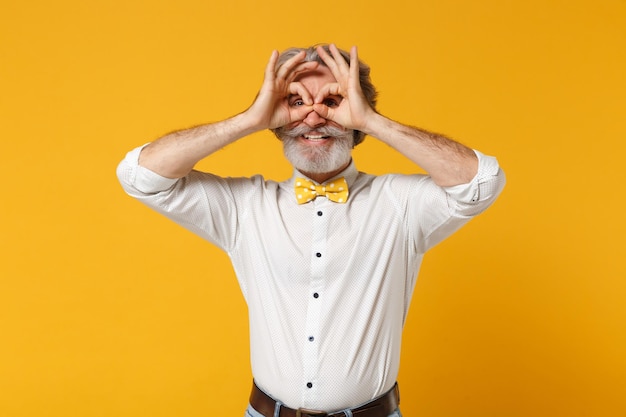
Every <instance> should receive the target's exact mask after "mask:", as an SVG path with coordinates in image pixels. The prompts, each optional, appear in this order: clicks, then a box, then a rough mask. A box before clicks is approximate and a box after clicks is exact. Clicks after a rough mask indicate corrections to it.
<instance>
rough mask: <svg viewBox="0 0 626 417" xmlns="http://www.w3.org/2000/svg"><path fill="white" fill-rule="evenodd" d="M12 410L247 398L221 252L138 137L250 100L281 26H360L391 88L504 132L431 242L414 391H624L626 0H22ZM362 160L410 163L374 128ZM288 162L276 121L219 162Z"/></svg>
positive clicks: (7, 326)
mask: <svg viewBox="0 0 626 417" xmlns="http://www.w3.org/2000/svg"><path fill="white" fill-rule="evenodd" d="M0 35H1V39H0V40H1V44H0V76H1V85H0V87H1V90H0V117H1V126H0V127H1V130H0V135H1V138H2V142H1V143H2V146H1V151H0V179H1V182H2V185H1V196H2V197H1V200H0V201H1V203H0V222H1V224H0V233H1V235H0V239H1V240H0V250H1V252H0V253H1V256H2V258H1V262H0V276H1V279H0V417H24V416H37V417H44V416H45V417H48V416H50V417H52V416H54V417H57V416H58V417H143V416H146V417H160V416H163V417H165V416H167V417H171V416H185V417H195V416H213V415H228V416H239V415H243V410H244V408H245V406H246V403H247V395H248V391H249V386H250V378H251V375H250V370H249V364H248V345H247V337H248V334H247V322H246V309H245V305H244V303H243V301H242V298H241V295H240V293H239V289H238V287H237V284H236V282H235V278H234V276H233V273H232V271H231V268H230V265H229V263H228V260H227V258H226V256H225V255H224V254H222V253H221V252H219V251H218V250H217V249H215V248H214V247H212V246H211V245H210V244H208V243H206V242H204V241H202V240H201V239H199V238H197V237H195V236H193V235H191V234H190V233H189V232H187V231H185V230H183V229H181V228H179V227H178V226H175V225H173V224H172V223H170V222H169V221H167V220H166V219H164V218H162V217H160V216H159V215H157V214H155V213H153V212H151V211H149V210H148V209H146V208H145V207H143V206H142V205H141V204H139V203H137V202H136V201H134V200H132V199H130V198H129V197H127V196H126V195H125V194H123V192H122V190H121V188H120V187H119V185H118V183H117V180H116V178H115V174H114V172H115V167H116V165H117V163H118V161H119V160H120V159H121V158H122V157H123V155H124V154H125V152H126V151H128V150H130V149H131V148H133V147H135V146H137V145H140V144H142V143H144V142H147V141H150V140H153V139H154V138H156V137H158V136H159V135H162V134H164V133H166V132H168V131H171V130H174V129H178V128H183V127H187V126H190V125H194V124H198V123H202V122H210V121H216V120H220V119H223V118H225V117H228V116H231V115H233V114H235V113H238V112H240V111H242V110H243V109H245V108H246V107H247V106H248V105H249V104H250V103H251V102H252V100H253V98H254V95H255V94H256V91H257V90H258V88H259V86H260V83H261V80H262V75H263V69H264V67H265V63H266V62H267V59H268V58H269V55H270V53H271V51H272V49H275V48H276V49H281V50H282V49H284V48H286V47H289V46H308V45H310V44H314V43H319V42H336V43H337V44H338V45H339V46H340V47H344V48H349V47H350V46H351V45H353V44H356V45H358V46H359V50H360V54H361V57H362V58H363V59H364V60H365V61H366V62H368V63H369V64H370V65H371V66H372V68H373V70H372V78H373V81H374V83H375V84H376V85H377V86H378V88H379V89H380V92H381V94H380V100H379V102H380V106H379V109H380V111H381V112H382V113H384V114H386V115H388V116H390V117H392V118H394V119H397V120H400V121H403V122H405V123H408V124H414V125H418V126H421V127H425V128H428V129H433V130H436V131H440V132H444V133H447V134H449V135H451V136H452V137H454V138H457V139H458V140H460V141H462V142H464V143H466V144H468V145H470V146H472V147H475V148H477V149H480V150H482V151H484V152H485V153H488V154H492V155H496V156H497V157H498V159H499V161H500V163H501V165H502V166H503V167H504V168H505V170H506V172H507V175H508V185H507V188H506V189H505V192H504V194H503V195H502V197H501V198H500V200H499V201H498V202H497V203H496V204H495V205H494V206H493V207H492V208H491V209H490V210H489V211H488V212H487V213H486V214H485V215H483V216H482V217H479V218H477V219H475V220H474V221H472V222H471V223H470V224H469V225H468V226H467V227H465V228H464V229H463V230H461V231H460V232H459V233H458V234H456V235H455V236H453V237H452V238H450V239H449V240H447V241H446V242H444V243H442V244H441V245H440V246H438V247H437V248H435V249H434V250H433V251H432V252H431V253H430V254H429V255H427V256H426V260H425V264H424V267H423V269H422V273H421V276H420V279H419V281H418V285H417V288H416V293H415V297H414V302H413V306H412V309H411V311H410V315H409V319H408V323H407V325H406V330H405V340H404V346H403V358H402V367H401V377H400V384H401V387H402V394H403V402H402V405H403V407H402V408H403V411H404V414H405V416H420V417H447V416H455V417H457V416H466V417H472V416H476V417H478V416H480V417H485V416H494V417H495V416H507V417H508V416H511V417H516V416H534V417H543V416H546V417H553V416H568V417H573V416H590V417H611V416H625V415H626V282H625V278H626V268H625V267H624V248H625V243H624V236H625V235H626V221H625V220H624V213H625V208H624V202H625V199H624V185H623V184H624V179H625V176H624V164H623V160H624V154H625V151H626V146H625V144H624V143H625V142H626V112H625V110H626V99H625V97H626V82H625V78H626V1H624V0H597V1H595V0H594V1H591V0H588V1H581V0H568V1H566V0H550V1H544V0H530V1H521V0H520V1H504V0H484V1H460V0H458V1H453V0H438V1H425V0H410V1H409V0H406V1H400V0H388V1H362V0H359V1H356V0H355V1H351V2H350V1H346V2H295V1H278V0H270V1H252V0H247V1H243V0H241V1H238V0H229V1H226V0H224V1H220V2H216V1H210V0H205V1H200V0H152V1H147V0H145V1H137V0H130V1H129V0H124V1H122V0H113V1H98V2H96V1H84V0H83V1H78V0H59V1H54V2H53V1H48V2H46V1H43V0H36V1H23V2H18V1H6V0H5V1H4V2H3V3H2V5H1V8H0ZM355 158H356V161H357V166H358V167H359V169H361V170H364V171H369V172H372V173H384V172H389V171H394V172H412V171H414V170H415V168H414V167H413V166H412V165H411V163H410V162H408V161H407V160H405V159H404V158H403V157H401V156H400V155H399V154H397V153H395V152H394V151H392V150H390V149H389V148H387V147H386V146H384V145H382V144H381V143H379V142H378V141H377V140H375V139H373V138H367V139H366V141H365V142H364V143H363V144H362V145H360V146H359V147H358V148H357V149H356V150H355ZM209 167H210V168H211V169H212V170H213V171H215V172H217V173H219V174H223V175H251V174H254V173H258V172H262V173H264V174H266V175H267V176H268V177H271V178H276V179H283V178H285V177H287V176H288V175H289V174H290V168H289V167H288V165H287V163H286V162H285V161H284V159H283V158H282V154H281V149H280V146H279V144H278V142H277V141H276V139H274V138H273V137H272V136H271V135H270V134H269V133H266V132H264V133H260V134H257V135H254V136H253V137H251V138H248V139H244V140H242V141H240V142H238V143H236V144H234V145H232V146H230V147H228V148H227V149H225V150H223V151H220V152H219V153H218V154H216V155H214V156H213V157H211V158H210V160H208V161H204V162H203V163H202V165H201V166H200V168H207V169H208V168H209Z"/></svg>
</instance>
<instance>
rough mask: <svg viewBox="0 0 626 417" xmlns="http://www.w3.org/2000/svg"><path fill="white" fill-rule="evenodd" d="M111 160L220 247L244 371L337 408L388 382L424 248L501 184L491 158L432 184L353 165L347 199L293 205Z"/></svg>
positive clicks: (287, 188) (267, 189) (252, 182)
mask: <svg viewBox="0 0 626 417" xmlns="http://www.w3.org/2000/svg"><path fill="white" fill-rule="evenodd" d="M140 150H141V148H137V149H135V150H133V151H131V152H130V153H128V155H127V156H126V158H125V159H124V160H123V161H122V162H121V163H120V165H119V167H118V176H119V178H120V181H121V183H122V185H123V187H124V189H125V190H126V192H128V193H129V194H130V195H132V196H133V197H135V198H137V199H139V200H140V201H142V202H144V203H146V204H147V205H149V206H150V207H152V208H154V209H155V210H157V211H159V212H161V213H163V214H164V215H166V216H167V217H169V218H171V219H172V220H174V221H176V222H177V223H179V224H181V225H182V226H184V227H186V228H188V229H189V230H191V231H193V232H194V233H197V234H198V235H200V236H202V237H204V238H205V239H207V240H209V241H210V242H213V243H214V244H215V245H217V246H219V247H220V248H222V249H223V250H224V251H226V252H227V253H228V255H229V256H230V259H231V261H232V264H233V266H234V269H235V272H236V275H237V278H238V280H239V284H240V286H241V290H242V292H243V295H244V297H245V299H246V302H247V304H248V309H249V320H250V338H251V340H250V343H251V363H252V373H253V375H254V378H255V380H256V382H257V384H258V386H259V387H260V388H261V389H263V390H264V391H265V392H267V393H269V394H270V395H271V396H273V397H274V398H278V399H280V400H281V401H282V402H284V403H285V404H286V405H287V406H289V407H292V408H298V407H306V408H311V409H318V410H337V409H342V408H348V407H353V406H355V405H358V404H361V403H364V402H367V401H369V400H371V399H372V398H375V397H377V396H379V395H381V394H383V393H384V392H386V391H388V390H389V389H390V388H391V387H392V386H393V384H394V383H395V381H396V377H397V374H398V368H399V359H400V345H401V335H402V327H403V325H404V320H405V318H406V314H407V310H408V307H409V303H410V300H411V295H412V293H413V288H414V285H415V281H416V277H417V273H418V270H419V267H420V264H421V262H422V256H423V254H424V252H426V250H428V249H429V248H431V247H432V246H433V245H435V244H436V243H438V242H440V241H441V240H442V239H444V238H445V237H447V236H449V235H450V234H451V233H453V232H454V231H455V230H457V229H458V228H459V227H461V226H462V225H463V224H464V223H466V222H467V221H468V220H469V219H471V217H472V216H475V215H476V214H478V213H480V212H482V211H483V210H484V209H485V208H487V207H488V206H489V205H490V204H491V203H492V202H493V200H494V199H495V198H496V197H497V195H498V194H499V193H500V191H501V190H502V187H503V186H504V181H505V180H504V175H503V173H502V171H501V170H500V169H499V166H498V163H497V161H496V160H495V158H492V157H488V156H485V155H482V154H481V153H479V152H476V154H477V155H478V157H479V172H478V174H477V175H476V177H475V178H474V179H473V181H472V182H471V183H469V184H466V185H462V186H455V187H450V188H448V189H443V188H441V187H438V186H436V185H435V184H434V182H433V181H432V180H431V179H430V178H429V177H428V176H425V175H383V176H372V175H368V174H364V173H360V172H358V171H357V170H356V168H355V166H354V163H352V164H351V165H350V166H349V167H348V168H347V169H346V170H345V171H344V172H342V173H341V174H339V175H338V177H340V176H344V177H345V178H346V180H347V182H348V185H349V187H350V197H349V199H348V202H347V203H346V204H337V203H333V202H330V201H328V200H327V199H326V198H317V199H315V200H314V201H312V202H310V203H307V204H303V205H298V204H297V202H296V197H295V194H294V178H295V177H296V176H304V175H302V174H301V173H299V172H297V171H296V172H294V176H293V177H292V178H291V179H289V180H287V181H284V182H275V181H270V180H265V179H263V178H262V177H261V176H254V177H252V178H220V177H217V176H215V175H211V174H207V173H201V172H198V171H192V172H191V173H190V174H189V175H187V176H186V177H185V178H182V179H180V180H172V179H167V178H163V177H161V176H159V175H157V174H156V173H154V172H151V171H149V170H148V169H146V168H144V167H141V166H139V165H138V163H137V160H138V156H139V153H140Z"/></svg>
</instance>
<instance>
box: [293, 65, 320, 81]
mask: <svg viewBox="0 0 626 417" xmlns="http://www.w3.org/2000/svg"><path fill="white" fill-rule="evenodd" d="M318 66H319V62H317V61H308V62H301V63H300V64H298V66H296V67H295V68H294V69H293V70H292V71H291V72H290V73H289V74H288V75H287V77H286V81H287V82H291V81H293V80H294V79H296V78H297V77H298V76H299V75H301V74H302V73H305V72H307V71H312V70H314V69H316V68H317V67H318Z"/></svg>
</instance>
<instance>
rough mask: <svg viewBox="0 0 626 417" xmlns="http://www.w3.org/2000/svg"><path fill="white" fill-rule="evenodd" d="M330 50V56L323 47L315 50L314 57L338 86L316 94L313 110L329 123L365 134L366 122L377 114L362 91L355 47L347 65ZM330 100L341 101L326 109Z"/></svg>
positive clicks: (326, 88) (330, 47)
mask: <svg viewBox="0 0 626 417" xmlns="http://www.w3.org/2000/svg"><path fill="white" fill-rule="evenodd" d="M329 49H330V52H331V54H332V56H330V55H329V54H328V53H327V52H326V51H325V50H324V48H322V47H318V48H317V53H318V54H319V56H320V58H322V60H323V61H324V63H325V64H326V66H327V67H328V68H329V69H330V71H331V72H332V74H333V76H334V77H335V79H336V80H337V82H335V83H331V84H327V85H325V86H324V87H323V88H322V89H321V90H320V91H319V92H318V94H317V95H316V96H315V98H314V105H313V109H314V110H315V112H316V113H318V114H319V115H320V116H321V117H323V118H325V119H328V120H332V121H333V122H335V123H338V124H340V125H341V126H343V127H345V128H347V129H355V130H360V131H365V126H366V124H367V121H368V120H370V119H371V116H372V115H373V114H375V113H376V112H375V111H374V109H373V108H372V106H370V104H369V102H368V101H367V98H366V97H365V95H364V94H363V90H362V89H361V83H360V80H359V58H358V54H357V49H356V46H353V47H352V49H351V50H350V65H348V63H346V60H345V59H344V58H343V56H342V55H341V53H340V52H339V50H338V49H337V47H336V46H335V45H332V44H331V45H330V46H329ZM329 96H341V97H342V98H343V99H342V100H341V102H340V103H338V104H336V105H333V106H329V105H327V103H326V99H327V98H328V97H329Z"/></svg>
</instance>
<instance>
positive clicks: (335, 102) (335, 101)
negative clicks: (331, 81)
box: [324, 97, 341, 107]
mask: <svg viewBox="0 0 626 417" xmlns="http://www.w3.org/2000/svg"><path fill="white" fill-rule="evenodd" d="M340 102H341V100H338V99H335V98H332V97H328V98H327V99H325V100H324V105H325V106H326V107H337V106H338V105H339V103H340Z"/></svg>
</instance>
